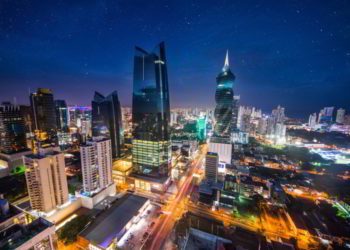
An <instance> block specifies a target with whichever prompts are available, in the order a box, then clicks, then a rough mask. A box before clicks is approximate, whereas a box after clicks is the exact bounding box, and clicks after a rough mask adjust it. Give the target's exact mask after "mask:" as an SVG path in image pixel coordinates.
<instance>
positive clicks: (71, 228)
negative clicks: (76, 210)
mask: <svg viewBox="0 0 350 250" xmlns="http://www.w3.org/2000/svg"><path fill="white" fill-rule="evenodd" d="M89 221H90V216H88V215H80V216H78V217H76V218H74V219H73V220H71V221H70V222H68V223H67V224H66V225H65V226H64V227H62V228H61V229H60V230H59V231H58V239H59V240H61V241H62V242H63V243H64V244H71V243H73V242H75V241H76V239H77V236H78V234H79V233H80V232H81V231H82V230H83V228H84V227H85V226H86V225H87V224H88V223H89Z"/></svg>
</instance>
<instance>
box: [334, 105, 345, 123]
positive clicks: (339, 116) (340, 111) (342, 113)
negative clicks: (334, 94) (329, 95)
mask: <svg viewBox="0 0 350 250" xmlns="http://www.w3.org/2000/svg"><path fill="white" fill-rule="evenodd" d="M344 119H345V109H342V108H340V109H338V110H337V116H336V118H335V121H336V122H337V123H340V124H344Z"/></svg>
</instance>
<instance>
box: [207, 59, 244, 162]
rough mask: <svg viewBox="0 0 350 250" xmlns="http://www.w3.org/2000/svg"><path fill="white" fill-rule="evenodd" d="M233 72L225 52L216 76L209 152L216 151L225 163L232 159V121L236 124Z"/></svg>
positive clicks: (220, 159)
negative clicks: (222, 62) (222, 65)
mask: <svg viewBox="0 0 350 250" xmlns="http://www.w3.org/2000/svg"><path fill="white" fill-rule="evenodd" d="M234 80H235V76H234V74H233V73H232V72H231V70H230V66H229V58H228V52H227V53H226V58H225V64H224V67H223V68H222V71H221V72H220V73H219V75H218V76H217V77H216V83H217V86H216V92H215V101H216V107H215V111H214V117H215V121H216V123H215V127H214V133H213V136H212V137H211V138H210V143H209V152H212V153H217V154H218V156H219V161H220V162H222V163H225V164H231V160H232V132H233V131H234V128H235V127H234V126H233V123H234V122H235V123H236V124H237V115H234V114H233V112H234V110H236V111H237V109H236V108H235V109H234V104H236V103H235V102H234V94H233V88H232V87H233V82H234Z"/></svg>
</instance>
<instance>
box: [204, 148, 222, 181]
mask: <svg viewBox="0 0 350 250" xmlns="http://www.w3.org/2000/svg"><path fill="white" fill-rule="evenodd" d="M218 167H219V156H218V154H217V153H212V152H208V153H207V155H206V157H205V178H206V180H208V181H212V182H217V180H218Z"/></svg>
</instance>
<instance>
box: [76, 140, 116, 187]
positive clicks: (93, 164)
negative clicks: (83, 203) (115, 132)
mask: <svg viewBox="0 0 350 250" xmlns="http://www.w3.org/2000/svg"><path fill="white" fill-rule="evenodd" d="M80 155H81V171H82V174H83V189H84V192H86V193H93V192H98V191H99V190H101V189H104V188H106V187H108V186H109V185H111V184H112V183H113V179H112V144H111V140H110V139H103V140H95V141H90V142H87V143H86V144H85V145H82V146H81V147H80Z"/></svg>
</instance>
